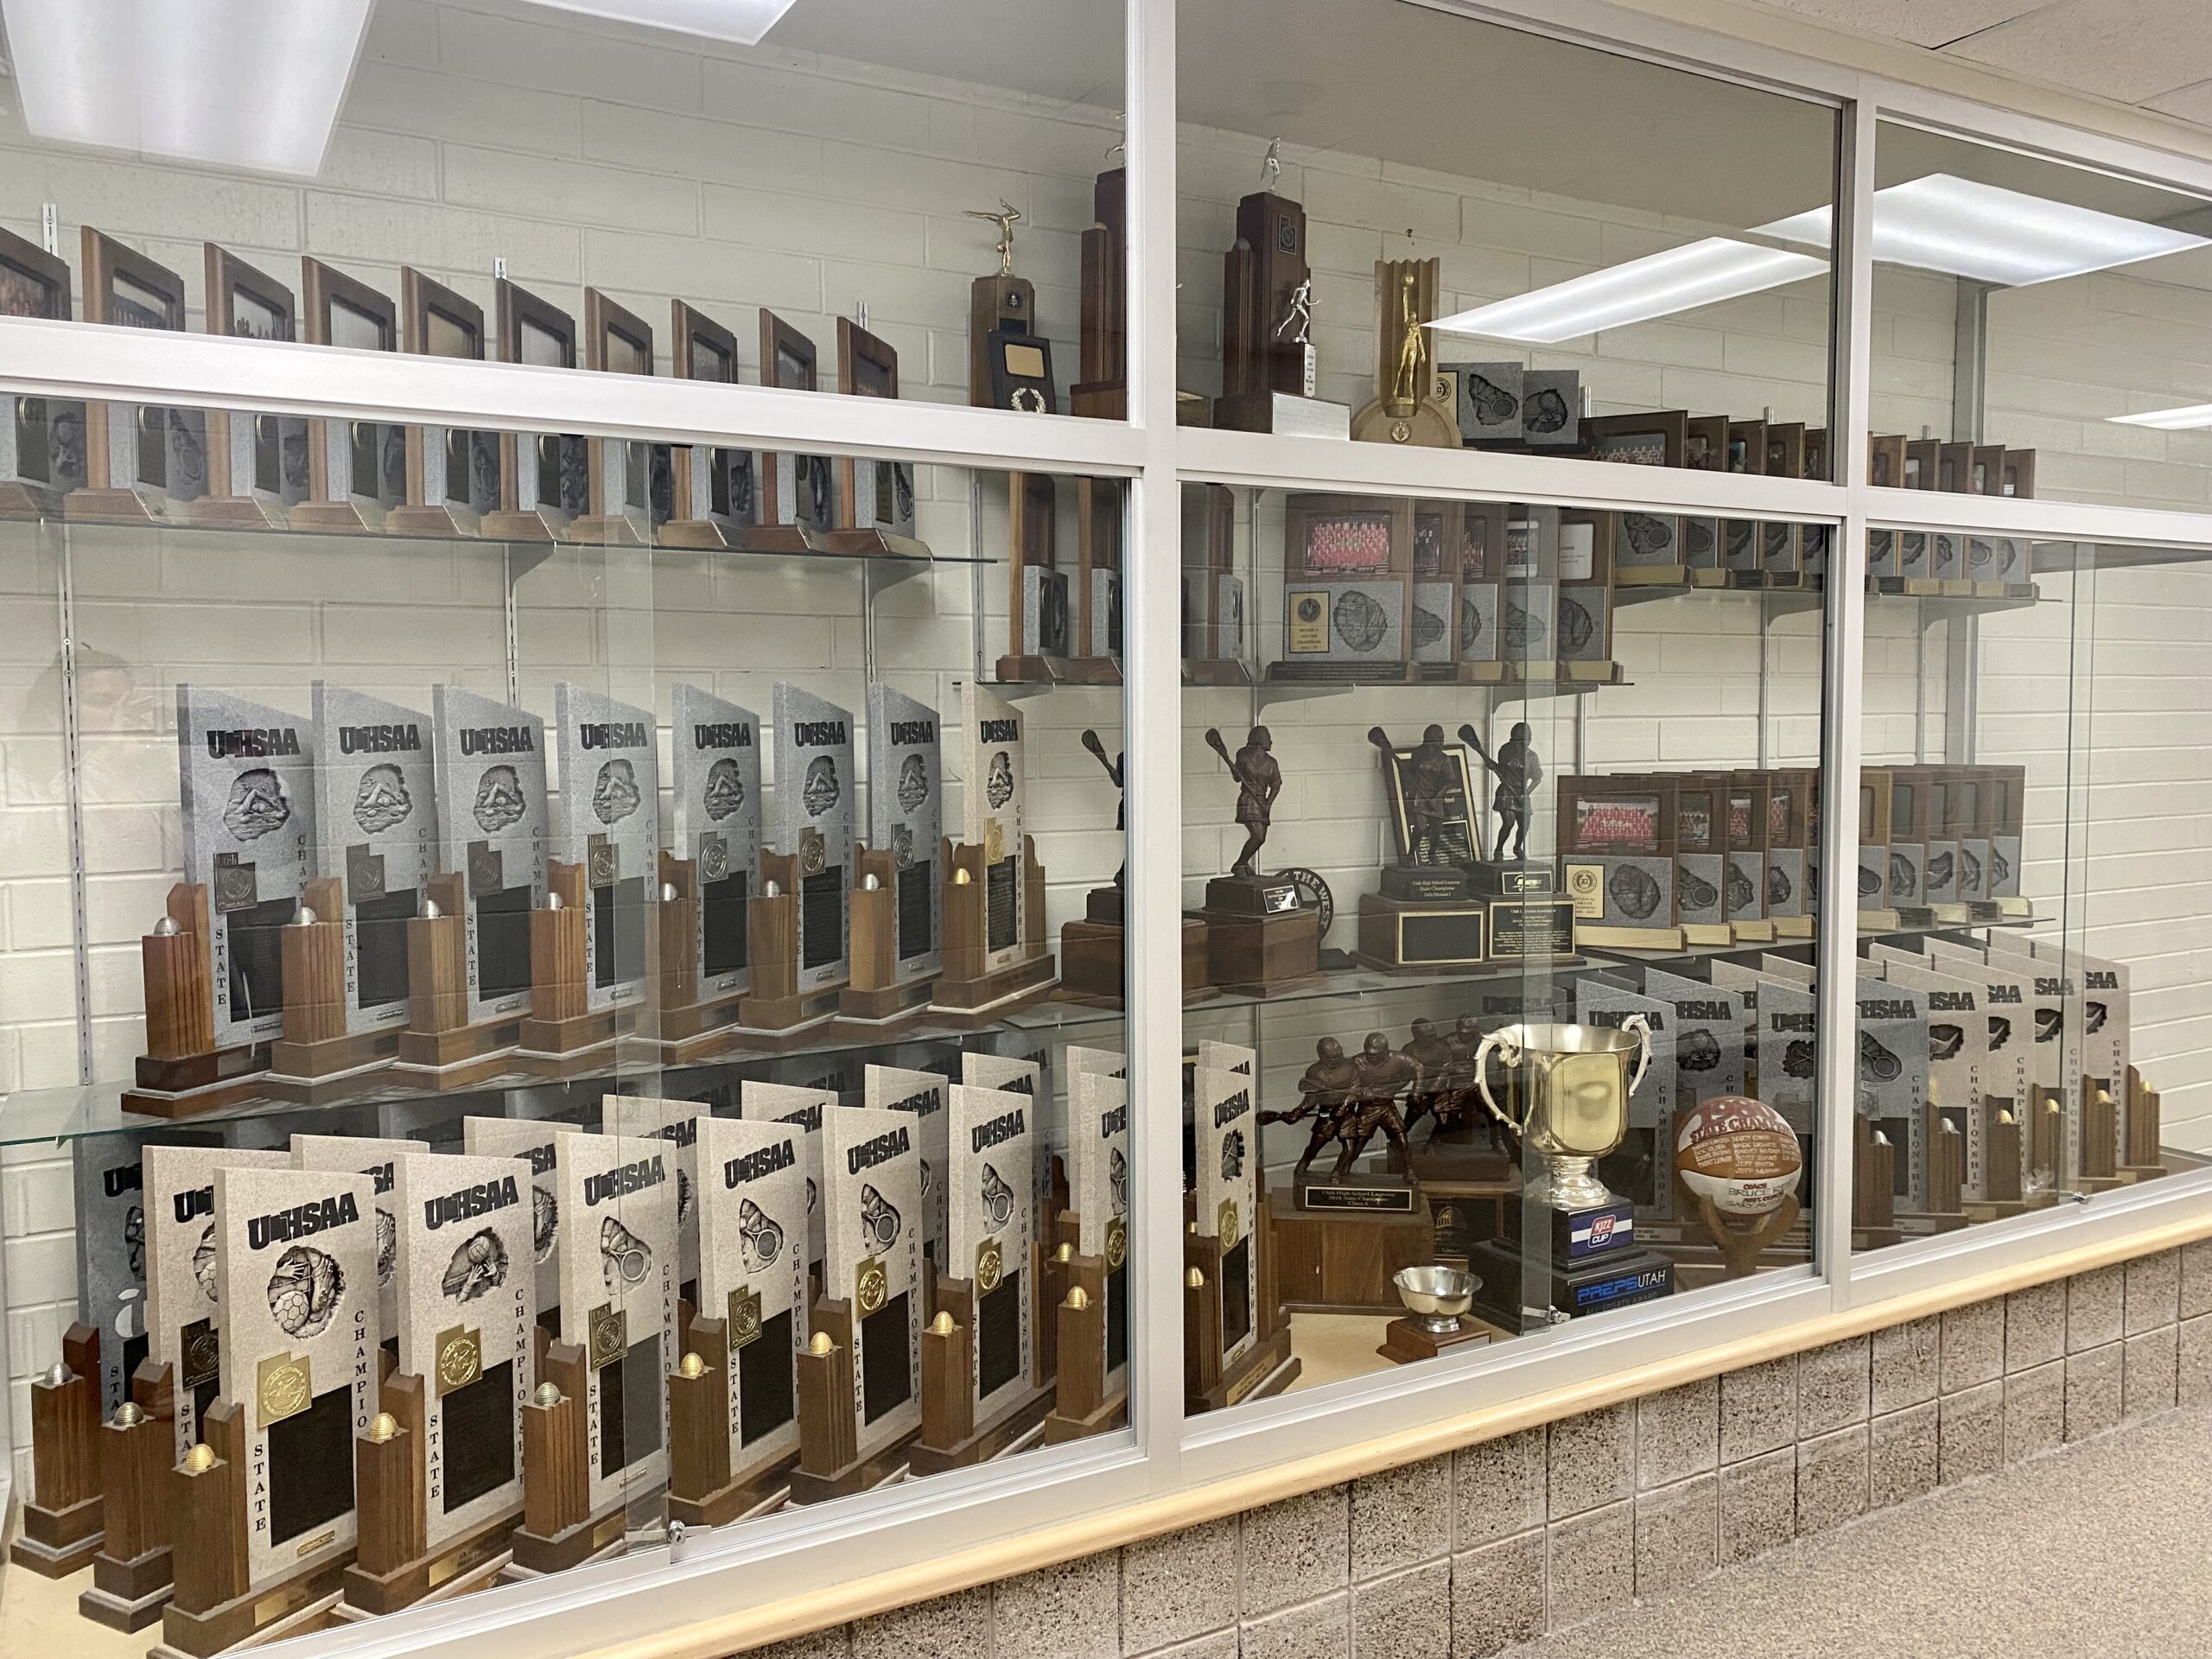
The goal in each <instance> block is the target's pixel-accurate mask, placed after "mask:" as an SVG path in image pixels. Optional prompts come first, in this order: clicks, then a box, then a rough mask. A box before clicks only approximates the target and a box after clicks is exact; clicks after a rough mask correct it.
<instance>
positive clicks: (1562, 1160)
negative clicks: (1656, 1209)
mask: <svg viewBox="0 0 2212 1659" xmlns="http://www.w3.org/2000/svg"><path fill="white" fill-rule="evenodd" d="M1493 1053H1495V1054H1496V1055H1497V1058H1498V1059H1499V1061H1500V1062H1501V1063H1502V1064H1503V1066H1504V1067H1505V1069H1506V1071H1508V1073H1509V1074H1510V1077H1511V1079H1512V1082H1511V1086H1510V1088H1509V1089H1508V1090H1506V1099H1505V1103H1504V1104H1503V1105H1500V1104H1499V1103H1498V1101H1497V1096H1494V1095H1492V1094H1491V1086H1490V1060H1491V1055H1492V1054H1493ZM1650 1061H1651V1033H1650V1031H1649V1028H1648V1027H1646V1026H1645V1024H1644V1022H1643V1016H1642V1015H1641V1014H1630V1015H1629V1016H1628V1017H1627V1018H1626V1019H1624V1020H1622V1021H1621V1024H1620V1026H1619V1027H1618V1028H1615V1027H1608V1026H1573V1025H1519V1026H1508V1027H1504V1028H1503V1029H1502V1030H1499V1031H1495V1032H1492V1033H1491V1034H1490V1035H1489V1036H1487V1037H1485V1038H1484V1039H1483V1041H1482V1045H1481V1046H1480V1047H1479V1048H1478V1049H1477V1050H1476V1051H1475V1062H1474V1072H1475V1086H1476V1088H1477V1090H1478V1091H1479V1092H1480V1094H1481V1096H1482V1100H1483V1104H1484V1106H1486V1107H1488V1108H1489V1109H1490V1110H1491V1114H1492V1115H1493V1116H1496V1117H1497V1120H1498V1121H1499V1122H1501V1123H1503V1124H1504V1125H1505V1126H1506V1127H1507V1128H1510V1129H1511V1130H1512V1131H1513V1133H1514V1134H1515V1135H1516V1136H1517V1137H1518V1138H1519V1140H1520V1141H1521V1145H1522V1152H1523V1154H1527V1153H1531V1152H1534V1153H1538V1154H1541V1155H1542V1158H1543V1164H1542V1166H1541V1168H1539V1169H1537V1170H1535V1171H1534V1172H1531V1173H1529V1174H1528V1176H1527V1183H1526V1185H1525V1186H1524V1188H1523V1189H1522V1202H1521V1203H1520V1204H1518V1205H1515V1204H1510V1203H1509V1204H1508V1205H1506V1206H1505V1213H1506V1236H1504V1237H1503V1238H1498V1239H1492V1240H1490V1241H1488V1242H1487V1243H1482V1244H1478V1245H1477V1246H1476V1247H1475V1249H1474V1250H1473V1252H1472V1253H1471V1258H1470V1260H1469V1262H1468V1265H1469V1267H1470V1268H1472V1269H1473V1270H1474V1271H1475V1272H1476V1273H1477V1274H1479V1275H1480V1278H1481V1281H1482V1284H1483V1286H1484V1289H1485V1292H1486V1294H1484V1310H1485V1311H1484V1317H1485V1318H1488V1319H1491V1320H1493V1321H1494V1322H1497V1323H1502V1324H1503V1325H1505V1327H1506V1328H1507V1329H1508V1330H1511V1329H1514V1328H1515V1327H1516V1325H1518V1324H1519V1322H1520V1320H1521V1319H1522V1315H1523V1314H1524V1313H1527V1314H1530V1315H1532V1316H1533V1317H1535V1318H1536V1319H1557V1318H1569V1319H1571V1318H1573V1317H1575V1316H1577V1315H1579V1314H1583V1313H1598V1312H1599V1311H1601V1310H1602V1309H1605V1308H1608V1307H1624V1306H1629V1305H1630V1304H1631V1303H1635V1302H1644V1301H1650V1300H1654V1299H1655V1298H1657V1297H1661V1296H1666V1295H1669V1294H1672V1293H1673V1291H1674V1288H1675V1268H1674V1263H1673V1262H1671V1261H1669V1259H1668V1258H1667V1257H1666V1256H1663V1255H1660V1254H1659V1253H1658V1252H1656V1251H1655V1250H1647V1249H1638V1248H1637V1243H1636V1212H1635V1210H1634V1208H1633V1206H1631V1205H1630V1204H1629V1202H1628V1201H1627V1200H1626V1199H1625V1198H1616V1197H1614V1196H1613V1194H1612V1193H1611V1192H1608V1191H1607V1190H1606V1187H1605V1183H1604V1182H1603V1181H1601V1180H1599V1179H1598V1177H1597V1175H1596V1174H1595V1173H1593V1171H1592V1167H1591V1166H1592V1164H1594V1163H1595V1162H1596V1161H1597V1160H1599V1159H1600V1158H1602V1157H1604V1156H1605V1154H1608V1153H1610V1152H1611V1151H1612V1150H1613V1149H1614V1148H1615V1147H1618V1146H1619V1145H1620V1143H1621V1140H1622V1137H1623V1136H1624V1135H1626V1134H1627V1132H1628V1103H1629V1096H1631V1095H1633V1094H1634V1093H1635V1092H1636V1090H1637V1086H1638V1085H1639V1084H1642V1083H1643V1074H1644V1072H1645V1071H1646V1070H1647V1069H1648V1067H1649V1065H1650ZM1539 1251H1541V1258H1540V1257H1539V1255H1538V1252H1539ZM1531 1267H1534V1268H1535V1274H1529V1268H1531ZM1524 1275H1525V1276H1526V1277H1528V1278H1530V1279H1533V1280H1535V1281H1536V1282H1531V1283H1527V1284H1525V1285H1524ZM1540 1285H1541V1297H1540V1296H1539V1294H1538V1293H1539V1286H1540ZM1524 1301H1530V1302H1536V1301H1541V1306H1535V1307H1533V1308H1525V1309H1524V1308H1523V1307H1522V1306H1520V1304H1521V1303H1522V1302H1524Z"/></svg>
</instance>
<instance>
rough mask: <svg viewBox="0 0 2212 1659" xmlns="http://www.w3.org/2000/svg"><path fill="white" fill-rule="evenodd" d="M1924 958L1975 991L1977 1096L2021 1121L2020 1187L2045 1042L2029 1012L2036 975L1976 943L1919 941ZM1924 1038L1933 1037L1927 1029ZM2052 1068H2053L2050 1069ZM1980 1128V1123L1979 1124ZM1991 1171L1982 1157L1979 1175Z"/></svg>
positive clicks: (2029, 1169) (2030, 1153)
mask: <svg viewBox="0 0 2212 1659" xmlns="http://www.w3.org/2000/svg"><path fill="white" fill-rule="evenodd" d="M1925 945H1926V950H1927V955H1926V957H1925V960H1926V962H1927V963H1928V965H1929V968H1930V969H1933V970H1934V971H1936V972H1937V973H1942V974H1953V975H1956V976H1958V977H1959V978H1961V979H1963V980H1966V981H1967V982H1969V983H1971V984H1973V985H1974V986H1975V987H1976V988H1978V989H1979V990H1980V997H1979V998H1978V1001H1980V1005H1981V1014H1982V1027H1983V1031H1984V1033H1985V1034H1986V1037H1987V1039H1988V1059H1987V1062H1986V1066H1985V1068H1984V1071H1983V1077H1984V1078H1985V1081H1984V1083H1983V1084H1982V1093H1983V1096H1984V1097H1985V1098H1986V1099H1994V1100H2001V1101H2004V1102H2006V1103H2008V1109H2010V1110H2011V1111H2012V1114H2013V1116H2014V1118H2015V1120H2016V1121H2017V1122H2018V1123H2019V1124H2020V1125H2021V1126H2022V1128H2023V1133H2022V1134H2021V1135H2020V1137H2019V1141H2020V1168H2019V1172H2018V1173H2019V1179H2020V1181H2021V1182H2022V1185H2023V1190H2025V1189H2026V1186H2027V1185H2029V1184H2030V1182H2031V1177H2032V1176H2033V1175H2034V1174H2035V1169H2034V1157H2035V1137H2034V1135H2031V1134H2029V1133H2026V1132H2025V1131H2026V1129H2027V1128H2028V1127H2029V1126H2030V1122H2031V1119H2030V1115H2029V1099H2030V1092H2031V1090H2032V1089H2033V1088H2034V1087H2035V1086H2036V1085H2037V1084H2039V1083H2040V1082H2041V1081H2042V1074H2041V1072H2040V1071H2038V1069H2037V1067H2038V1063H2039V1061H2040V1059H2041V1058H2042V1052H2044V1050H2046V1049H2047V1048H2048V1046H2047V1045H2038V1044H2037V1041H2036V1038H2037V1029H2036V1016H2035V980H2036V976H2035V974H2034V972H2033V970H2032V969H2031V967H2030V965H2029V964H2028V963H2024V962H2023V961H2021V960H2020V959H2019V958H2018V957H1991V956H1989V955H1988V954H1987V953H1986V952H1985V951H1983V950H1980V949H1979V948H1976V947H1974V946H1970V945H1959V944H1951V943H1950V942H1948V940H1944V939H1941V938H1930V939H1928V940H1927V941H1925ZM1929 1041H1930V1042H1931V1043H1932V1042H1933V1041H1934V1037H1933V1035H1932V1033H1931V1035H1930V1038H1929ZM2052 1069H2053V1070H2054V1071H2055V1070H2056V1067H2053V1068H2052ZM1984 1132H1985V1134H1986V1125H1985V1128H1984ZM1994 1173H1995V1172H1994V1171H1993V1169H1992V1168H1991V1167H1990V1166H1989V1164H1988V1163H1987V1161H1986V1160H1985V1163H1984V1179H1990V1178H1991V1177H1992V1176H1993V1174H1994Z"/></svg>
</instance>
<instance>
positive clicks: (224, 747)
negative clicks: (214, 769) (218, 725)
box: [207, 726, 300, 760]
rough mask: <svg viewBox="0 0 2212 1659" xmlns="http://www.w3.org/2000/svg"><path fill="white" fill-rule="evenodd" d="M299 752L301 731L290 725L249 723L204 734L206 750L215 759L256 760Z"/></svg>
mask: <svg viewBox="0 0 2212 1659" xmlns="http://www.w3.org/2000/svg"><path fill="white" fill-rule="evenodd" d="M299 752H300V734H298V733H297V732H296V731H294V730H293V729H292V728H290V727H289V726H249V727H246V728H243V729H241V730H238V731H234V732H210V733H208V734H207V753H209V754H210V755H212V756H213V757H214V758H215V759H216V760H264V759H266V758H267V757H269V756H270V755H274V754H297V753H299Z"/></svg>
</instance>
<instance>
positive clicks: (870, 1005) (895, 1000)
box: [837, 979, 937, 1037]
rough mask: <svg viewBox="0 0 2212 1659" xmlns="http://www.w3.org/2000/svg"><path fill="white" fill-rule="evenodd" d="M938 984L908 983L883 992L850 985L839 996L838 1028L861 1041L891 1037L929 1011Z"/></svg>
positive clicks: (886, 987)
mask: <svg viewBox="0 0 2212 1659" xmlns="http://www.w3.org/2000/svg"><path fill="white" fill-rule="evenodd" d="M936 995H937V982H936V981H935V980H931V979H916V980H909V981H908V982H906V984H904V985H886V986H884V987H883V988H881V989H880V990H874V991H862V990H855V988H853V987H852V986H850V985H848V986H847V987H845V988H844V989H843V990H842V991H840V992H838V993H837V1028H838V1030H839V1031H840V1032H846V1033H849V1034H851V1035H854V1036H860V1037H870V1036H880V1037H889V1036H893V1035H895V1034H896V1033H898V1032H899V1030H900V1028H902V1027H906V1026H910V1025H912V1024H913V1023H914V1022H915V1021H916V1020H919V1019H920V1018H921V1017H922V1016H923V1015H924V1014H927V1013H928V1012H929V1009H930V1003H931V1001H933V1000H934V999H935V997H936Z"/></svg>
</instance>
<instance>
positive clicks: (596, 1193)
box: [584, 1153, 668, 1209]
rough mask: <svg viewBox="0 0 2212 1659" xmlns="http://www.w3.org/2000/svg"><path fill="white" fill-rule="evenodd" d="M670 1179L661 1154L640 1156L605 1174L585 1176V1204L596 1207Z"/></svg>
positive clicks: (588, 1206) (587, 1206) (589, 1207)
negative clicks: (648, 1156) (630, 1162)
mask: <svg viewBox="0 0 2212 1659" xmlns="http://www.w3.org/2000/svg"><path fill="white" fill-rule="evenodd" d="M666 1179H668V1171H667V1170H666V1169H665V1168H664V1167H663V1166H662V1163H661V1158H660V1154H658V1153H655V1154H653V1155H652V1157H650V1158H640V1159H639V1160H638V1161H637V1162H636V1163H634V1164H622V1165H619V1166H616V1167H615V1168H613V1169H610V1170H608V1171H607V1173H606V1174H604V1175H587V1176H585V1177H584V1205H585V1207H586V1208H587V1209H596V1208H597V1207H598V1206H599V1205H602V1204H604V1203H606V1202H607V1199H609V1198H626V1197H627V1196H628V1195H629V1194H631V1193H632V1192H644V1191H645V1189H646V1188H647V1187H649V1186H658V1185H660V1184H661V1183H662V1182H663V1181H664V1180H666Z"/></svg>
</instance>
